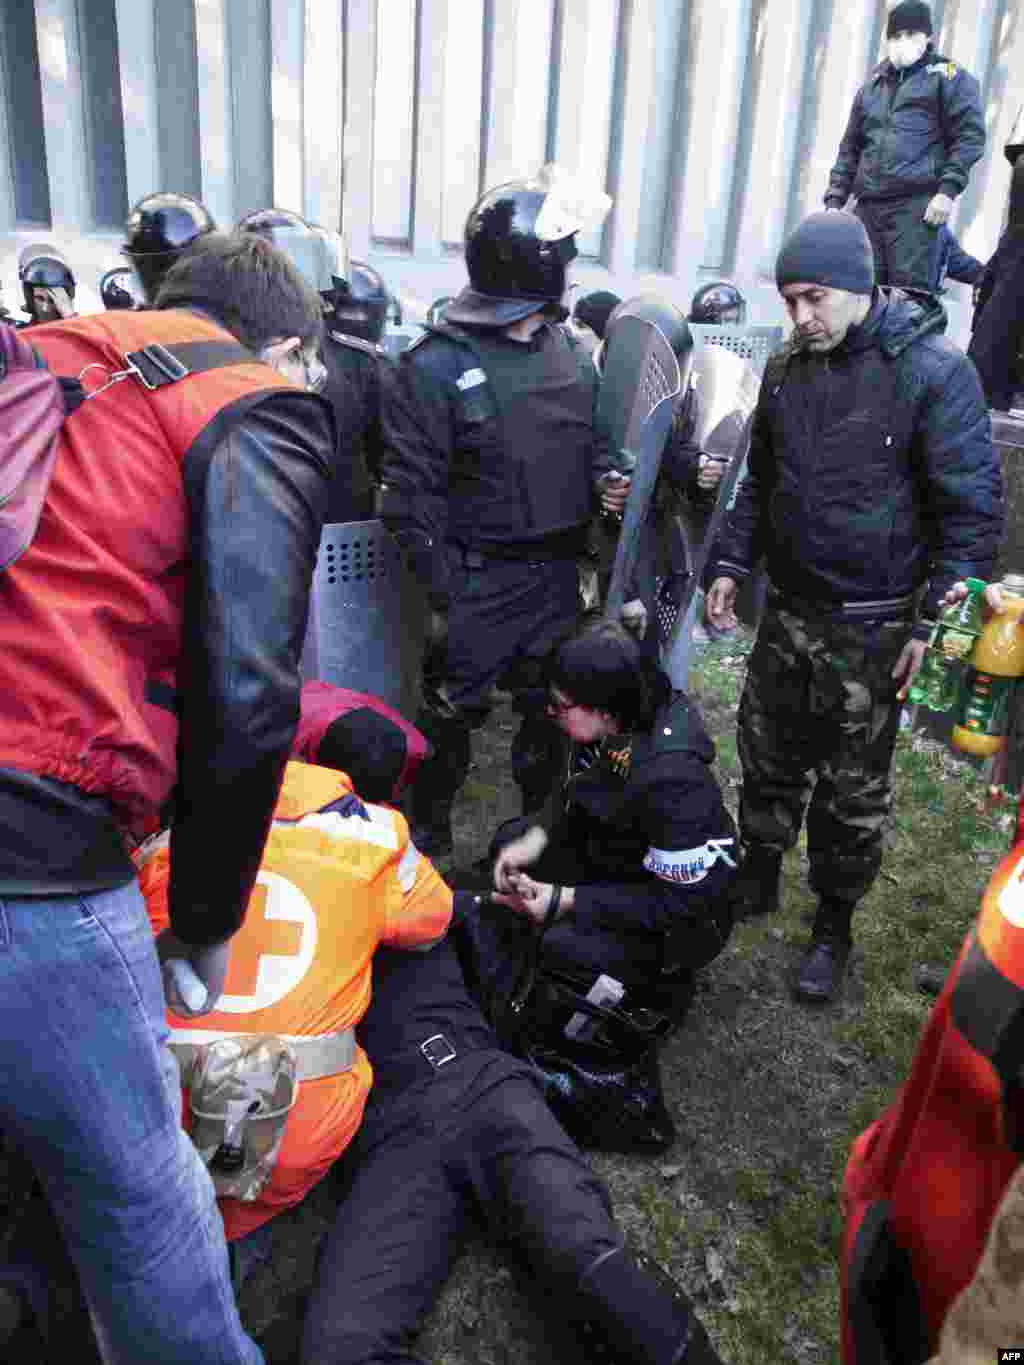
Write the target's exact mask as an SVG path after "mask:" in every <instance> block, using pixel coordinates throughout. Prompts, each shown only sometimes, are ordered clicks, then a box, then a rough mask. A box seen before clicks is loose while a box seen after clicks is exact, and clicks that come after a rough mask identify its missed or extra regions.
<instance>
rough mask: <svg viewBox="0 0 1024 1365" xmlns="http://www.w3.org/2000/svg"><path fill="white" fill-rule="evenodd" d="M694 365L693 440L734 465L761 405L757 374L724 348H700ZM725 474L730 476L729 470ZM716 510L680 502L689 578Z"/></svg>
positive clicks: (708, 451) (689, 501)
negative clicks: (744, 432) (747, 425)
mask: <svg viewBox="0 0 1024 1365" xmlns="http://www.w3.org/2000/svg"><path fill="white" fill-rule="evenodd" d="M693 369H694V381H695V382H694V388H695V390H696V398H697V429H696V431H695V432H694V439H695V440H696V442H697V444H698V445H699V446H700V448H701V450H703V451H705V452H706V453H707V454H708V455H713V456H715V457H716V458H718V459H721V460H722V461H726V462H729V468H730V469H731V461H732V457H733V453H734V451H735V450H736V444H737V442H738V440H739V437H740V433H741V432H742V430H743V424H744V422H745V421H746V420H747V418H748V417H749V416H750V414H751V413H752V412H753V411H754V408H755V406H756V405H757V393H758V388H759V383H758V378H757V375H756V374H755V373H754V370H753V369H752V367H751V366H750V365H749V364H748V363H747V362H746V361H745V360H741V359H740V357H739V356H737V355H735V354H734V353H733V352H732V351H727V350H725V348H724V347H722V346H704V347H702V348H701V350H700V351H699V352H698V354H697V356H696V358H695V360H694V362H693ZM722 477H723V479H725V478H727V477H728V473H727V471H726V472H723V476H722ZM716 502H717V499H716ZM713 514H714V507H713V506H712V507H699V506H696V505H695V504H694V503H693V502H692V501H691V500H690V499H684V500H682V503H681V506H680V511H679V516H680V519H681V521H682V523H683V528H684V530H685V532H686V543H687V560H688V566H689V568H690V576H691V578H692V577H693V568H694V561H695V558H696V556H697V555H698V554H699V552H700V549H701V546H702V545H703V544H704V541H705V539H706V537H707V531H708V526H709V524H710V522H711V517H712V515H713Z"/></svg>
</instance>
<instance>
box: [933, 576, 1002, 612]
mask: <svg viewBox="0 0 1024 1365" xmlns="http://www.w3.org/2000/svg"><path fill="white" fill-rule="evenodd" d="M966 596H967V584H966V583H964V582H960V583H954V584H953V586H952V587H951V588H950V590H949V592H947V593H946V595H945V597H944V598H943V599H942V601H941V602H940V603H939V606H940V607H955V606H956V604H957V603H958V602H962V601H963V600H964V598H965V597H966ZM981 600H982V604H983V606H985V607H986V608H987V609H988V611H990V612H992V614H993V615H995V616H998V615H999V613H1000V612H1001V611H1002V610H1003V594H1002V593H1001V592H1000V591H999V584H998V583H990V584H989V585H988V587H987V588H986V589H985V592H984V594H983V596H982V599H981Z"/></svg>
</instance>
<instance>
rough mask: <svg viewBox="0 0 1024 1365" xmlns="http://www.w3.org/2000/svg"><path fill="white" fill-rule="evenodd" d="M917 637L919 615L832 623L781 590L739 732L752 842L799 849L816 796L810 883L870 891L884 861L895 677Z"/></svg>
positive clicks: (744, 822) (836, 890) (756, 658)
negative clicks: (785, 599)
mask: <svg viewBox="0 0 1024 1365" xmlns="http://www.w3.org/2000/svg"><path fill="white" fill-rule="evenodd" d="M909 637H910V622H909V620H896V621H880V622H871V623H867V624H851V623H849V622H846V623H843V622H836V621H829V620H825V619H821V618H814V617H810V616H802V615H798V614H797V613H796V612H795V611H792V610H788V609H786V608H784V607H783V606H782V605H780V604H779V602H778V601H776V600H773V599H772V598H769V603H768V609H767V611H766V613H765V616H764V620H763V621H762V623H761V629H760V631H759V632H758V636H757V643H756V644H755V646H754V652H753V653H752V654H751V656H750V665H749V667H748V670H747V681H746V685H745V687H744V689H743V696H742V697H741V699H740V710H739V722H738V731H737V744H738V748H739V755H740V762H741V763H742V765H743V795H742V799H741V802H740V832H741V834H742V837H743V842H744V844H745V845H746V846H747V848H748V849H750V848H757V847H760V848H766V849H774V850H776V851H778V852H783V851H785V850H786V849H788V848H792V847H793V846H794V845H795V843H796V841H797V837H798V835H799V833H800V826H801V824H802V823H803V818H804V811H805V810H806V809H807V806H808V799H809V800H810V809H809V810H808V813H807V851H808V856H809V858H810V864H811V872H810V882H811V887H812V889H813V890H814V891H816V892H817V893H818V894H819V895H820V896H823V897H827V898H829V899H835V900H840V901H848V902H855V901H857V900H859V899H860V898H861V896H863V895H864V893H865V892H866V891H867V890H868V888H869V887H870V886H871V884H872V882H873V881H874V880H875V878H876V877H877V875H878V872H879V869H880V867H881V863H882V835H883V831H884V826H885V821H886V818H887V817H888V814H889V810H890V807H891V804H892V780H891V773H890V770H891V768H892V755H893V748H894V746H895V743H896V735H897V733H898V730H899V717H900V703H899V702H898V701H897V700H896V691H897V684H896V683H895V682H894V680H893V678H892V676H891V675H892V670H893V668H894V666H895V664H896V661H897V659H898V658H899V656H900V653H901V651H902V649H903V646H904V645H905V644H906V642H907V640H908V639H909ZM812 773H813V775H814V781H813V783H812V777H811V774H812Z"/></svg>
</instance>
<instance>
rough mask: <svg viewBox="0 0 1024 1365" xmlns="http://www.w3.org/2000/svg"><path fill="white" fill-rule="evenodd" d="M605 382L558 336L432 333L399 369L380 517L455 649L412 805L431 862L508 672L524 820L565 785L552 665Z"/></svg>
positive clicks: (436, 694) (434, 690)
mask: <svg viewBox="0 0 1024 1365" xmlns="http://www.w3.org/2000/svg"><path fill="white" fill-rule="evenodd" d="M596 382H597V376H596V373H595V371H594V369H593V366H592V365H591V364H590V363H589V361H588V360H587V358H586V357H584V356H583V355H582V354H581V353H580V352H579V351H578V350H576V349H575V348H574V347H572V346H571V345H570V344H569V342H568V341H567V340H566V338H565V334H564V332H563V331H562V330H561V329H560V328H559V327H556V326H553V325H549V324H546V323H545V324H543V325H542V326H541V327H540V328H539V330H537V331H536V332H535V333H534V334H533V336H532V337H531V338H530V340H529V341H526V342H522V341H515V340H512V339H511V338H509V337H508V336H507V335H505V333H504V331H503V330H502V329H500V328H487V329H484V328H473V329H470V328H468V327H466V328H458V329H456V328H455V327H452V326H444V327H441V328H438V329H434V330H432V331H430V332H428V333H427V334H426V335H425V336H424V338H423V339H422V340H420V341H417V342H416V343H414V345H413V346H411V347H410V348H409V349H408V350H407V351H405V352H404V353H403V354H402V356H401V359H400V362H399V364H398V366H397V370H396V374H395V376H394V381H393V382H392V383H391V384H389V386H388V391H387V394H386V395H385V402H384V407H383V412H384V432H385V439H386V442H387V448H386V450H385V455H384V461H383V465H382V473H383V481H384V485H385V495H384V504H383V512H382V515H383V518H384V522H385V524H386V525H387V526H388V528H389V530H391V531H392V533H393V534H394V535H395V536H396V538H397V539H398V541H399V543H400V544H401V545H402V546H403V548H404V549H405V551H406V552H407V555H408V557H409V559H410V561H411V564H412V567H413V570H414V572H415V573H416V576H417V577H418V578H419V579H420V581H421V582H422V583H424V584H425V585H427V586H428V587H429V590H430V594H431V602H432V605H434V606H435V608H437V609H439V610H446V611H447V613H448V632H447V641H446V646H442V647H441V648H439V649H435V650H429V651H428V655H427V658H426V659H425V661H424V705H423V708H422V710H421V711H420V714H419V715H418V717H417V720H416V724H417V725H418V726H419V728H420V729H421V730H422V731H423V732H424V734H426V735H427V737H428V738H429V739H430V740H431V742H432V743H433V745H434V749H435V755H434V757H433V758H432V759H430V760H429V761H428V762H427V763H426V764H424V766H423V768H422V769H421V771H420V774H419V775H418V777H417V781H416V785H415V788H414V790H413V823H414V828H415V831H416V837H417V841H418V842H421V843H422V844H423V846H424V847H425V848H426V851H428V852H435V853H437V852H441V851H443V850H444V848H445V845H446V843H447V844H448V846H450V833H448V832H447V831H446V829H445V826H446V825H447V823H448V820H449V817H450V810H451V803H452V800H453V798H454V796H455V793H456V792H457V791H458V789H459V787H460V786H461V784H462V782H463V780H464V778H465V775H466V772H467V770H468V767H469V756H470V730H471V728H473V727H474V726H476V725H479V724H481V723H482V722H483V720H484V719H485V718H486V716H487V713H488V709H489V699H490V694H491V689H492V687H493V686H494V684H495V683H496V682H497V681H498V679H499V677H501V676H503V675H507V670H508V669H509V667H510V665H513V666H514V673H515V676H512V677H510V679H509V681H510V685H511V686H512V687H513V689H514V690H515V691H516V692H517V695H518V698H519V705H520V708H521V709H522V710H523V713H524V720H523V727H522V729H521V730H520V733H519V735H518V737H517V738H516V740H515V741H514V743H513V748H512V762H513V769H514V772H515V776H516V780H517V782H518V783H519V784H520V787H521V788H522V790H523V799H524V808H525V809H527V810H529V809H533V808H535V807H536V806H537V805H539V804H541V803H542V801H543V800H544V799H545V797H546V796H547V794H548V792H549V791H550V790H551V787H552V786H553V785H554V782H555V780H556V778H557V773H558V771H559V768H560V763H561V754H562V753H563V752H564V746H563V745H562V744H561V741H560V735H559V732H558V731H557V730H556V729H555V727H554V726H553V725H552V724H551V723H550V721H548V720H547V718H546V716H545V713H544V709H543V701H544V693H543V692H542V691H540V690H539V677H540V667H539V661H540V659H541V658H542V657H543V656H544V655H545V654H546V653H547V651H548V649H549V648H550V646H551V645H552V644H553V643H554V641H555V640H556V639H557V638H558V637H560V636H561V635H562V634H563V633H565V632H566V631H568V630H569V629H571V628H572V626H573V625H574V624H575V622H576V619H577V615H578V608H579V584H578V574H577V567H576V564H577V559H578V557H579V556H580V555H582V554H583V553H585V551H586V545H587V528H588V525H589V522H590V518H591V515H592V512H593V510H594V490H593V461H594V453H595V444H596V437H595V435H594V429H593V414H594V403H595V391H596ZM446 836H447V837H446Z"/></svg>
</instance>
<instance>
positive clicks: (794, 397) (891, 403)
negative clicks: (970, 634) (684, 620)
mask: <svg viewBox="0 0 1024 1365" xmlns="http://www.w3.org/2000/svg"><path fill="white" fill-rule="evenodd" d="M945 323H946V315H945V312H944V311H943V309H942V306H941V304H939V303H937V302H934V301H931V300H929V301H922V300H921V299H917V298H915V299H913V300H912V299H911V298H910V297H908V296H907V295H906V294H903V293H902V292H901V291H899V290H897V289H878V290H876V291H875V295H874V299H873V301H872V307H871V311H870V312H869V314H868V316H867V317H866V318H865V320H864V322H863V323H861V324H860V325H859V326H857V327H851V328H850V331H849V332H848V334H847V337H846V339H845V340H844V341H843V342H842V343H841V344H840V345H839V346H838V347H837V348H836V349H835V350H834V351H831V352H829V353H828V354H824V355H823V354H814V353H811V352H809V351H806V350H803V349H801V348H799V347H797V346H795V345H794V344H793V343H792V342H790V343H789V344H788V345H787V346H786V347H784V348H783V349H782V350H781V351H780V352H778V353H777V354H776V355H775V356H773V357H772V359H771V360H770V361H769V363H768V367H767V369H766V371H765V375H764V379H763V381H762V385H761V393H760V397H759V399H758V404H757V409H756V411H755V414H754V426H753V432H752V437H751V446H750V457H749V461H748V474H747V477H746V479H745V480H744V481H743V483H742V484H741V485H740V489H739V493H738V495H737V498H736V504H735V506H734V507H733V509H732V511H731V512H730V513H729V517H728V519H727V522H726V526H725V530H724V532H723V534H722V536H721V538H720V540H719V542H718V545H717V547H716V551H717V552H716V555H715V561H714V563H713V565H712V566H711V569H710V571H709V574H708V578H709V580H711V579H714V578H716V577H718V576H719V575H723V574H724V575H728V576H730V577H733V578H736V577H739V576H742V575H745V574H747V573H749V572H750V570H751V568H752V566H753V565H754V563H755V562H756V560H757V558H758V554H759V552H761V551H763V552H764V554H765V556H766V559H767V570H768V575H769V577H770V578H771V580H772V582H773V583H774V584H775V585H776V587H777V588H778V589H779V590H780V591H781V592H782V593H783V595H784V596H785V595H789V596H791V597H795V598H799V599H802V600H805V601H807V600H810V601H814V602H820V603H822V604H823V605H829V604H836V603H838V602H858V603H864V602H871V601H875V600H879V599H888V598H894V597H900V596H903V595H905V594H908V593H911V592H913V591H916V589H918V588H919V587H920V586H921V585H922V584H923V583H924V582H925V581H926V580H928V584H929V586H928V592H927V595H926V597H925V600H924V604H923V614H924V615H925V616H926V617H933V616H934V614H935V611H936V609H937V605H938V600H939V598H940V596H941V595H942V594H943V593H944V592H945V591H946V589H947V588H949V587H950V585H951V584H952V583H954V582H956V580H957V579H960V578H966V577H967V576H968V575H970V576H973V577H976V578H988V577H989V576H990V571H991V569H992V566H993V563H994V561H995V556H996V550H997V548H998V545H999V537H1000V534H1001V532H1002V525H1003V493H1002V476H1001V473H1000V468H999V463H998V460H997V458H996V454H995V451H994V449H993V446H992V430H991V425H990V422H989V415H988V409H987V407H986V405H985V397H984V394H983V393H982V390H981V384H980V382H979V380H978V374H977V371H976V370H975V368H974V366H973V365H972V364H971V362H970V360H968V358H967V357H966V356H965V355H964V354H963V352H962V351H960V350H958V349H957V347H956V346H954V345H953V344H952V342H950V341H947V340H946V338H945V337H943V336H942V335H941V332H942V331H943V330H944V328H945Z"/></svg>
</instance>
